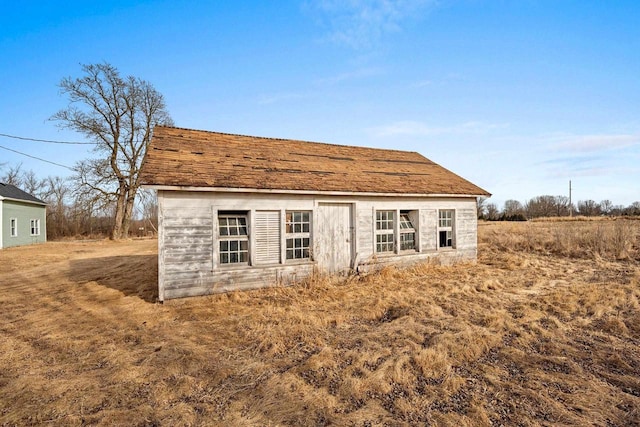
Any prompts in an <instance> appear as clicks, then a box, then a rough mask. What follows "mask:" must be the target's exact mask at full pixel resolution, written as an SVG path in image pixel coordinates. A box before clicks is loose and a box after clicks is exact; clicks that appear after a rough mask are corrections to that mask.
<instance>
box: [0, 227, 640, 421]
mask: <svg viewBox="0 0 640 427" xmlns="http://www.w3.org/2000/svg"><path fill="white" fill-rule="evenodd" d="M567 224H569V225H567ZM585 224H587V223H586V222H584V223H578V222H575V223H574V222H571V223H568V222H567V223H557V222H536V223H524V224H500V223H491V224H482V225H481V226H480V241H481V243H480V249H479V260H478V263H477V264H464V265H457V266H452V267H444V266H436V265H427V264H423V265H418V266H416V267H414V268H411V269H408V270H396V269H393V268H387V269H384V270H382V271H380V272H379V273H377V274H372V275H369V276H366V277H351V278H348V279H341V280H340V279H331V278H315V279H313V280H311V281H309V282H308V283H304V284H301V285H299V286H296V287H290V288H281V287H279V288H270V289H265V290H259V291H253V292H245V293H230V294H225V295H216V296H210V297H200V298H191V299H184V300H174V301H169V302H167V303H165V304H163V305H161V304H157V303H155V298H156V289H155V286H156V267H157V261H156V242H155V241H154V240H133V241H127V242H109V241H99V242H64V243H63V242H60V243H57V242H52V243H47V244H45V245H40V246H32V247H22V248H14V249H6V250H2V251H0V303H1V305H0V424H2V425H41V424H46V425H85V424H88V425H147V426H151V425H239V426H263V425H264V426H277V425H300V426H322V425H337V426H343V425H345V426H351V425H352V426H376V425H389V426H400V425H455V426H477V425H480V426H481V425H487V426H489V425H523V426H532V425H599V426H605V425H618V426H631V425H640V256H639V253H640V244H639V240H638V239H639V238H638V236H639V235H640V221H628V222H623V223H622V222H619V223H617V222H615V221H609V222H590V223H589V224H594V225H588V226H587V225H585ZM583 226H584V227H585V228H582V227H583ZM572 227H573V228H572ZM598 227H601V228H600V229H599V228H598ZM616 227H617V228H616ZM587 235H589V236H592V235H595V236H598V235H599V236H601V237H602V239H604V240H602V241H601V242H599V243H598V242H597V241H596V237H585V236H587ZM603 236H604V237H603ZM616 236H617V237H616ZM616 239H617V240H616ZM588 242H591V243H588Z"/></svg>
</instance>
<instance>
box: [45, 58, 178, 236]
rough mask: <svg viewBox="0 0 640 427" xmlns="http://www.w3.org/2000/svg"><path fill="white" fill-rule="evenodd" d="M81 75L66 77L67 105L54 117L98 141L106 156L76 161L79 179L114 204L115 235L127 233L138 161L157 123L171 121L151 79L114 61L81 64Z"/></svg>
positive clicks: (85, 188) (98, 149) (62, 86)
mask: <svg viewBox="0 0 640 427" xmlns="http://www.w3.org/2000/svg"><path fill="white" fill-rule="evenodd" d="M82 71H83V72H84V76H83V77H79V78H75V79H74V78H71V77H67V78H64V79H62V81H61V82H60V90H61V93H62V94H63V95H66V96H67V97H68V99H69V104H68V106H67V108H65V109H63V110H60V111H58V112H57V113H56V114H54V115H53V116H52V117H51V119H52V120H55V121H58V122H59V124H60V126H61V127H64V128H68V129H73V130H75V131H76V132H79V133H81V134H83V135H85V136H86V137H87V138H89V139H90V140H92V141H94V142H95V143H96V148H95V151H96V152H97V153H100V154H102V155H103V157H99V158H96V159H89V160H85V161H81V162H80V163H78V164H77V165H76V179H77V180H78V181H79V182H80V185H81V187H82V188H83V191H86V192H91V193H94V194H96V195H99V197H100V198H101V201H102V203H103V205H107V204H109V203H111V202H113V203H115V215H114V224H113V228H112V231H111V238H113V239H120V238H123V237H126V236H127V235H128V233H129V224H130V222H131V217H132V215H133V209H134V206H135V200H136V195H137V193H138V189H139V187H140V183H139V180H138V177H139V171H140V164H141V162H142V159H143V157H144V154H145V152H146V149H147V146H148V144H149V140H150V139H151V133H152V130H153V127H154V126H155V125H157V124H166V125H171V124H172V123H173V122H172V120H171V117H170V116H169V113H168V112H167V109H166V105H165V102H164V98H163V96H162V94H161V93H160V92H158V91H157V90H156V89H155V88H154V87H153V86H152V85H151V84H150V83H149V82H147V81H145V80H141V79H139V78H136V77H133V76H129V77H126V78H123V77H121V76H120V72H119V71H118V70H117V69H116V68H115V67H113V66H112V65H110V64H107V63H103V64H93V65H83V66H82Z"/></svg>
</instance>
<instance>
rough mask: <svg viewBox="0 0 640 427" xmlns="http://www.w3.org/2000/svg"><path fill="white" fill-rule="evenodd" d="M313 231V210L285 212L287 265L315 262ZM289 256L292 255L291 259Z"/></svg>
mask: <svg viewBox="0 0 640 427" xmlns="http://www.w3.org/2000/svg"><path fill="white" fill-rule="evenodd" d="M305 217H306V218H305ZM305 219H306V220H305ZM305 226H306V227H305ZM305 230H306V231H305ZM311 230H313V211H312V210H310V209H290V210H286V211H285V212H284V241H285V245H284V262H285V263H289V264H291V263H300V262H308V261H313V253H312V248H313V241H312V239H311ZM305 240H306V242H305ZM305 243H306V245H305ZM298 244H299V245H298ZM289 254H291V255H292V256H291V258H290V257H289ZM297 255H300V256H297ZM305 255H306V256H305Z"/></svg>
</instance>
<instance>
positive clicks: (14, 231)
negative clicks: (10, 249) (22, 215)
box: [9, 218, 18, 237]
mask: <svg viewBox="0 0 640 427" xmlns="http://www.w3.org/2000/svg"><path fill="white" fill-rule="evenodd" d="M9 224H10V226H9V227H10V228H11V237H18V218H11V219H10V220H9Z"/></svg>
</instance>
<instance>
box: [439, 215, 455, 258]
mask: <svg viewBox="0 0 640 427" xmlns="http://www.w3.org/2000/svg"><path fill="white" fill-rule="evenodd" d="M453 218H454V211H453V209H447V210H441V211H438V246H439V247H441V248H452V247H453V226H454V222H453Z"/></svg>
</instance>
